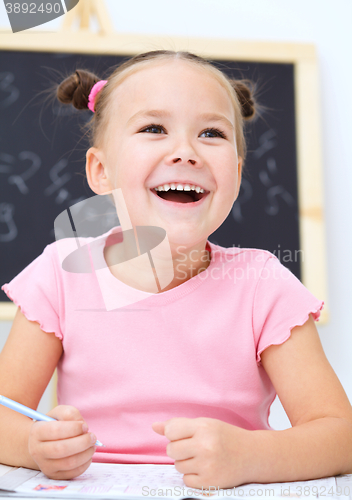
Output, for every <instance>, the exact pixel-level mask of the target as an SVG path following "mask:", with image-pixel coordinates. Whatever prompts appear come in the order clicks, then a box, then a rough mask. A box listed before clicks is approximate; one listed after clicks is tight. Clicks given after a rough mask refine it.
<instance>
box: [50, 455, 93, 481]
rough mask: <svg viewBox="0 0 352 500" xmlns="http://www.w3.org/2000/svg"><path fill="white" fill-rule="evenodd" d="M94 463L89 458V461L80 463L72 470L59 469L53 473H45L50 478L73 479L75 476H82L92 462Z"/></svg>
mask: <svg viewBox="0 0 352 500" xmlns="http://www.w3.org/2000/svg"><path fill="white" fill-rule="evenodd" d="M91 463H92V459H90V460H88V462H86V463H84V464H82V465H80V466H79V467H77V468H76V469H71V470H58V471H56V472H53V473H50V472H49V473H44V474H46V475H47V476H48V478H50V479H62V480H68V479H73V478H74V477H77V476H80V475H81V474H83V472H84V471H86V470H87V469H88V467H89V466H90V464H91Z"/></svg>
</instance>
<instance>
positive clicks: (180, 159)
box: [172, 158, 197, 165]
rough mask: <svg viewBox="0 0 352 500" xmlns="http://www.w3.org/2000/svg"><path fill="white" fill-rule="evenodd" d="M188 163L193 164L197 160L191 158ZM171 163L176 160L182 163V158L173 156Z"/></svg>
mask: <svg viewBox="0 0 352 500" xmlns="http://www.w3.org/2000/svg"><path fill="white" fill-rule="evenodd" d="M188 161H189V162H190V163H192V165H195V164H196V163H197V162H196V160H192V159H191V158H190V159H189V160H188ZM172 162H173V163H177V162H181V163H182V158H174V159H173V160H172Z"/></svg>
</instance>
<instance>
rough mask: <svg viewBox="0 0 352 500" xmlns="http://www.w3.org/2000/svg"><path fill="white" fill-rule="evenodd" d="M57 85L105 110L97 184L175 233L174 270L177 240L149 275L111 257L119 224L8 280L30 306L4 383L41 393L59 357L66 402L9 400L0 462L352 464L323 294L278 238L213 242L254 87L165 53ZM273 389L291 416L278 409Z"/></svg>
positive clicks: (63, 94) (204, 469) (261, 472)
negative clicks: (282, 417) (299, 271)
mask: <svg viewBox="0 0 352 500" xmlns="http://www.w3.org/2000/svg"><path fill="white" fill-rule="evenodd" d="M58 98H59V100H60V101H61V102H63V103H72V104H73V105H74V106H75V107H76V108H78V109H86V108H87V106H89V108H90V109H91V110H92V111H93V112H94V115H93V118H92V122H91V127H92V147H91V148H90V149H89V150H88V151H87V155H86V173H87V179H88V183H89V185H90V187H91V189H92V190H93V191H94V192H95V193H96V194H97V195H104V194H105V195H106V194H109V193H115V194H116V193H118V192H122V194H123V200H124V203H125V206H126V209H127V212H128V216H129V221H130V223H131V225H132V227H133V228H136V227H157V228H161V229H162V230H164V231H165V234H166V236H167V241H168V249H169V255H170V256H171V266H172V270H173V273H172V276H171V279H170V280H169V281H167V282H165V283H162V282H163V281H165V280H162V279H160V278H161V277H164V276H166V275H167V272H168V269H169V266H170V259H166V258H164V259H163V257H165V256H166V255H167V252H165V254H164V255H163V254H159V257H160V259H159V261H158V264H159V266H158V268H156V267H155V269H154V272H153V273H151V272H150V267H148V266H147V265H146V261H141V260H140V259H129V260H127V261H126V262H124V263H123V266H120V265H116V258H117V256H118V255H121V254H123V253H124V252H125V253H126V252H127V251H128V248H127V246H126V236H125V234H126V233H125V231H124V229H126V228H127V226H126V228H124V227H123V226H124V223H121V226H117V227H115V228H113V229H112V230H110V231H108V232H107V233H105V234H104V235H102V236H101V237H99V239H94V238H88V239H87V240H86V242H88V243H89V245H88V246H89V247H90V248H93V245H95V252H98V253H99V252H100V258H101V259H103V262H104V263H105V268H104V269H100V270H98V269H95V271H94V272H92V273H91V274H82V273H81V274H79V273H71V272H67V271H65V270H64V269H63V267H62V265H61V261H60V258H59V253H58V250H57V243H58V242H56V243H53V244H51V245H48V246H47V247H46V248H45V249H44V252H43V253H42V255H40V256H39V257H38V258H37V259H35V260H34V261H33V262H32V263H31V264H30V265H29V266H28V267H27V268H26V269H24V270H23V271H22V272H21V273H20V274H19V275H18V276H17V277H15V278H14V279H13V280H12V281H11V282H10V283H9V284H6V285H4V286H3V289H4V291H5V292H6V293H7V294H8V296H9V297H10V298H11V299H12V300H13V301H14V302H15V303H16V304H17V305H18V311H17V314H16V317H15V320H14V323H13V326H12V329H11V332H10V335H9V338H8V340H7V343H6V345H5V347H4V349H3V351H2V353H1V355H0V393H1V394H3V395H5V396H7V397H9V398H11V399H14V400H16V401H19V402H20V403H22V404H25V405H26V406H30V407H31V408H36V407H37V405H38V403H39V401H40V398H41V396H42V394H43V392H44V390H45V387H46V386H47V384H48V382H49V380H50V378H51V376H52V373H53V371H54V369H55V368H56V367H57V368H58V402H59V406H57V407H56V408H54V409H53V410H52V411H50V412H49V413H48V415H50V416H52V417H54V418H55V419H57V420H58V421H56V422H34V423H33V422H32V421H30V420H29V419H28V418H26V417H24V416H23V415H20V414H17V413H16V414H14V412H12V411H11V410H9V409H7V408H0V462H2V463H5V464H9V465H14V466H24V467H30V468H33V469H39V470H42V471H43V472H44V473H45V474H46V475H47V476H49V477H51V478H55V479H69V478H73V477H75V476H78V475H80V474H82V473H83V472H84V471H85V470H86V469H87V468H88V466H89V465H90V463H91V462H92V460H93V461H98V462H116V463H154V464H157V463H160V464H161V463H164V464H175V467H176V469H177V470H178V471H179V472H180V473H182V474H183V475H184V476H183V479H184V482H185V485H186V486H189V487H196V488H202V487H204V488H208V487H209V486H216V487H219V488H230V487H234V486H238V485H240V484H244V483H251V482H256V483H258V482H262V483H269V482H283V481H296V480H307V479H313V478H320V477H325V476H331V475H336V474H341V473H351V472H352V447H351V442H352V408H351V405H350V403H349V401H348V398H347V396H346V394H345V392H344V390H343V388H342V386H341V384H340V382H339V380H338V378H337V376H336V375H335V373H334V371H333V369H332V368H331V366H330V364H329V362H328V360H327V358H326V356H325V354H324V351H323V349H322V345H321V342H320V339H319V335H318V332H317V329H316V327H315V324H314V321H317V320H318V319H319V315H320V311H321V309H322V307H323V304H324V302H323V301H321V300H318V299H317V298H315V297H314V296H313V295H312V294H311V293H310V292H309V291H308V290H307V289H306V288H305V287H304V286H303V285H302V283H301V282H300V281H299V280H298V279H297V278H296V277H295V276H294V275H293V274H292V273H291V272H290V271H289V270H288V269H286V268H285V267H284V266H283V265H282V264H281V263H280V262H279V260H278V259H277V258H276V257H275V256H274V255H273V254H272V253H270V252H268V251H266V250H260V249H251V248H242V249H239V248H224V247H221V246H219V245H215V244H213V243H211V242H210V241H209V240H208V238H209V236H210V235H211V234H212V233H213V232H214V231H215V230H216V229H217V228H218V227H219V226H220V225H221V224H222V223H223V222H224V220H225V219H226V217H227V216H228V214H229V212H230V210H231V208H232V206H233V203H234V201H235V200H236V198H237V196H238V193H239V189H240V184H241V176H242V168H243V162H244V160H245V153H246V147H245V141H244V135H243V120H244V119H245V118H250V117H251V116H253V115H254V113H255V108H254V101H253V99H252V97H251V94H250V91H249V89H248V88H247V87H246V86H245V84H244V83H243V82H239V81H234V80H230V79H228V77H227V76H226V75H224V74H223V73H222V72H221V71H219V70H218V69H216V68H215V66H213V65H212V64H211V63H210V62H208V61H206V60H205V59H203V58H200V57H198V56H196V55H194V54H190V53H187V52H172V51H163V50H161V51H154V52H149V53H145V54H140V55H138V56H136V57H134V58H132V59H131V60H129V61H127V62H126V63H124V64H123V65H122V66H120V67H119V68H118V69H117V70H115V71H114V72H113V73H112V74H111V75H110V76H109V77H108V80H107V81H99V78H98V77H97V76H95V75H93V74H91V73H89V72H87V71H83V70H77V71H76V72H75V73H74V74H73V75H71V76H70V77H69V78H68V79H66V80H65V81H64V82H62V84H61V85H60V86H59V88H58ZM115 202H116V207H117V212H118V214H119V203H118V198H117V197H115ZM83 240H84V239H82V242H83ZM141 262H142V263H141ZM102 283H103V285H102ZM156 283H157V287H156ZM103 290H104V291H103ZM104 294H105V296H104ZM111 297H113V298H114V300H115V306H111V305H110V306H109V307H106V303H107V302H106V300H109V299H110V298H111ZM131 298H132V299H131ZM136 303H138V304H137V307H136ZM116 304H119V306H120V307H117V305H116ZM121 305H122V306H121ZM276 394H277V395H278V396H279V398H280V400H281V402H282V405H283V407H284V409H285V411H286V413H287V415H288V417H289V419H290V422H291V424H292V427H291V428H289V429H286V430H283V431H275V430H273V429H272V428H271V427H270V425H269V422H268V417H269V413H270V406H271V404H272V402H273V401H274V399H275V396H276ZM88 426H89V428H90V429H92V430H93V431H94V433H96V435H95V434H92V433H91V432H88ZM96 437H98V438H99V440H101V441H102V442H103V443H104V444H105V448H99V449H97V448H96V447H95V446H94V443H95V441H96Z"/></svg>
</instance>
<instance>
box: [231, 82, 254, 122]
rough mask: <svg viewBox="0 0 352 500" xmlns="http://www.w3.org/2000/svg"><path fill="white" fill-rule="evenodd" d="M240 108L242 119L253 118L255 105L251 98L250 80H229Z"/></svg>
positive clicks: (251, 84) (251, 87)
mask: <svg viewBox="0 0 352 500" xmlns="http://www.w3.org/2000/svg"><path fill="white" fill-rule="evenodd" d="M231 84H232V86H233V88H234V89H235V91H236V94H237V97H238V100H239V102H240V105H241V108H242V116H243V118H244V119H250V118H253V116H254V115H255V113H256V103H255V99H254V97H253V82H251V81H250V80H231Z"/></svg>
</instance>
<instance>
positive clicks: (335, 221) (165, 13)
mask: <svg viewBox="0 0 352 500" xmlns="http://www.w3.org/2000/svg"><path fill="white" fill-rule="evenodd" d="M105 2H106V4H107V7H108V9H109V11H110V13H111V18H112V20H113V24H114V27H115V29H116V31H119V32H128V33H146V34H149V35H153V34H166V35H168V36H169V37H170V43H172V35H180V36H185V37H187V36H190V37H193V36H199V37H207V38H211V37H215V38H237V39H244V40H272V41H290V42H309V43H314V44H315V45H316V47H317V50H318V57H319V64H320V90H321V95H320V101H321V108H322V124H321V126H322V138H323V141H322V142H323V162H324V164H323V168H324V172H323V178H324V185H325V216H326V230H327V241H326V246H327V257H328V290H329V296H328V297H319V298H320V299H323V300H325V302H326V305H327V307H328V308H329V310H330V315H331V319H330V323H329V324H328V325H326V326H320V325H319V323H316V324H317V328H318V331H319V335H320V338H321V341H322V344H323V347H324V350H325V353H326V355H327V357H328V359H329V361H330V363H331V365H332V367H333V368H334V370H335V372H336V374H337V376H338V377H339V379H340V381H341V383H342V385H343V387H344V389H345V391H346V393H347V395H348V397H349V399H350V401H351V402H352V369H351V354H352V328H351V319H350V314H349V313H350V309H349V308H350V307H351V306H350V302H351V300H352V264H351V258H350V251H351V249H352V227H351V226H352V223H351V215H352V196H351V193H352V169H351V166H352V165H351V156H350V150H351V146H350V144H352V143H351V137H352V119H351V117H352V99H351V82H352V64H351V51H352V30H351V25H352V2H351V0H334V2H330V1H328V0H295V1H294V2H292V0H241V1H240V0H177V1H175V0H173V1H172V0H168V1H165V0H149V1H148V2H146V1H145V0H133V1H132V2H126V1H125V0H105ZM61 22H62V20H61V19H59V20H55V21H52V22H51V23H48V24H46V25H43V26H42V27H40V29H43V30H46V31H50V30H51V31H56V30H57V29H58V28H59V26H60V24H61ZM0 26H4V27H5V26H9V22H8V19H7V16H6V12H5V8H4V4H3V2H0ZM36 29H39V28H36ZM151 44H152V37H150V36H149V37H148V43H147V44H146V50H153V49H156V48H157V47H154V46H151ZM170 47H171V45H170ZM170 47H162V48H170ZM171 48H172V47H171ZM9 329H10V324H9V323H2V324H1V323H0V339H5V338H6V336H7V334H8V332H9ZM0 346H1V344H0ZM46 404H47V403H46V402H44V406H43V408H44V407H45V405H46ZM270 422H271V425H273V427H275V428H277V429H283V428H287V427H289V426H290V424H289V421H288V419H287V417H286V415H285V413H284V412H283V409H282V407H281V405H280V403H279V402H277V401H276V402H275V404H274V405H273V408H272V415H271V417H270Z"/></svg>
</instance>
